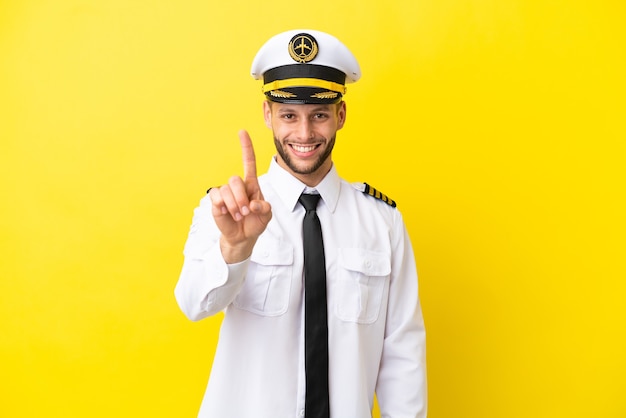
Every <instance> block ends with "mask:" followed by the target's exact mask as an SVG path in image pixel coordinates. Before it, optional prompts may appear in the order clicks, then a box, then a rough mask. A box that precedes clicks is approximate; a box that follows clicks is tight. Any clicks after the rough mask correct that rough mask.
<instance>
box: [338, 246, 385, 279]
mask: <svg viewBox="0 0 626 418" xmlns="http://www.w3.org/2000/svg"><path fill="white" fill-rule="evenodd" d="M339 265H341V266H342V267H343V268H345V269H347V270H351V271H357V272H359V273H362V274H365V275H367V276H388V275H389V274H390V273H391V259H390V257H389V255H388V254H386V253H383V252H380V251H371V250H365V249H362V248H340V249H339Z"/></svg>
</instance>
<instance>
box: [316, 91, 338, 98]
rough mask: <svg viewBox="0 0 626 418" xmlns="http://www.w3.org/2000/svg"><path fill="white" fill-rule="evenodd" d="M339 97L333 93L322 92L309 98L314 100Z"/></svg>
mask: <svg viewBox="0 0 626 418" xmlns="http://www.w3.org/2000/svg"><path fill="white" fill-rule="evenodd" d="M338 95H339V93H337V92H334V91H323V92H321V93H315V94H312V95H311V97H313V98H315V99H334V98H336V97H337V96H338Z"/></svg>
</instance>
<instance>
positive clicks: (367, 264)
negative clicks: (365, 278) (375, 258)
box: [365, 260, 372, 268]
mask: <svg viewBox="0 0 626 418" xmlns="http://www.w3.org/2000/svg"><path fill="white" fill-rule="evenodd" d="M365 267H367V268H370V267H372V262H371V261H370V260H365Z"/></svg>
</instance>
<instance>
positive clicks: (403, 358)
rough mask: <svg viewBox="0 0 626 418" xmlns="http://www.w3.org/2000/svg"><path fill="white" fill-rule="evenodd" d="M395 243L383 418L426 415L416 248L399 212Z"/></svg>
mask: <svg viewBox="0 0 626 418" xmlns="http://www.w3.org/2000/svg"><path fill="white" fill-rule="evenodd" d="M392 245H393V247H392V251H393V255H392V269H391V271H392V273H391V281H390V286H389V304H388V312H387V323H386V327H385V340H384V343H383V354H382V359H381V366H380V370H379V376H378V381H377V384H376V396H377V399H378V403H379V406H380V412H381V417H382V418H426V413H427V385H426V334H425V328H424V319H423V317H422V311H421V306H420V301H419V295H418V283H417V269H416V266H415V257H414V255H413V248H412V245H411V241H410V238H409V236H408V233H407V231H406V227H405V225H404V222H403V220H402V216H401V214H400V212H398V211H396V216H395V218H394V225H393V232H392Z"/></svg>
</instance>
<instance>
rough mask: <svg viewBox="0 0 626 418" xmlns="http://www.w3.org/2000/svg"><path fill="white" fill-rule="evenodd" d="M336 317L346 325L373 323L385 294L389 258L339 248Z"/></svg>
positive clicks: (389, 264) (368, 251)
mask: <svg viewBox="0 0 626 418" xmlns="http://www.w3.org/2000/svg"><path fill="white" fill-rule="evenodd" d="M338 270H339V271H338V274H337V282H336V283H335V286H336V289H337V298H336V302H335V315H336V316H337V317H338V318H339V319H341V320H343V321H349V322H357V323H360V324H371V323H373V322H376V320H377V319H378V316H379V314H380V310H381V306H383V297H384V295H385V294H386V293H387V288H388V283H389V275H390V274H391V259H390V256H389V254H387V253H384V252H379V251H371V250H365V249H361V248H340V249H339V257H338Z"/></svg>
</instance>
